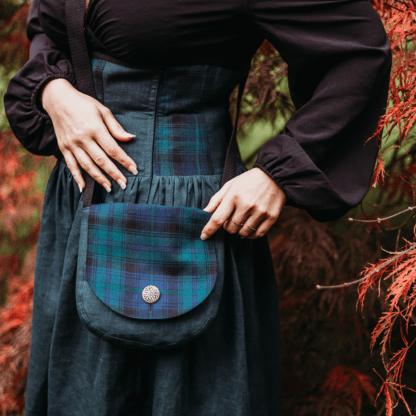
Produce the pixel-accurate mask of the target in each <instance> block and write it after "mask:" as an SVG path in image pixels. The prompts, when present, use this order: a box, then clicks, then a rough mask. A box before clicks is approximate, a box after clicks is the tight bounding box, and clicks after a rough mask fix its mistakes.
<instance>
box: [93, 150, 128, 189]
mask: <svg viewBox="0 0 416 416" xmlns="http://www.w3.org/2000/svg"><path fill="white" fill-rule="evenodd" d="M88 155H89V156H90V158H91V159H92V160H93V161H94V163H95V164H96V165H97V166H99V167H100V168H101V169H102V170H104V171H105V172H107V173H108V174H109V175H110V176H111V177H112V178H113V179H114V180H115V181H116V182H117V183H118V184H119V185H120V187H121V188H122V189H126V183H127V179H126V177H125V176H124V175H123V174H122V173H121V172H120V171H119V169H117V167H116V165H115V164H114V163H113V162H112V161H111V160H110V159H109V157H108V156H107V154H106V152H104V151H103V149H102V148H101V147H100V146H98V144H97V143H95V142H92V143H90V144H89V146H88Z"/></svg>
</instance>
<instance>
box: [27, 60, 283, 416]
mask: <svg viewBox="0 0 416 416" xmlns="http://www.w3.org/2000/svg"><path fill="white" fill-rule="evenodd" d="M91 63H92V67H93V73H94V83H95V88H96V92H97V98H98V99H99V100H100V101H101V102H102V103H103V104H104V105H106V106H107V107H108V108H110V109H111V110H112V112H113V114H114V116H115V117H116V118H117V120H118V121H119V122H120V123H121V125H122V126H123V127H124V128H125V130H126V131H128V132H129V133H132V134H136V138H135V139H133V140H131V141H130V142H123V143H121V142H118V143H119V144H120V146H121V147H122V148H123V149H124V150H125V151H126V153H128V154H129V156H130V157H132V158H133V160H135V162H136V163H137V166H138V171H139V174H138V175H137V176H134V175H132V174H131V173H130V172H129V171H127V169H125V168H124V167H122V166H121V165H119V164H118V163H116V164H117V166H118V167H119V168H120V170H121V171H122V173H123V174H124V175H125V176H126V178H127V188H126V189H125V190H122V189H121V188H120V187H119V186H118V184H117V183H116V182H115V181H114V180H112V179H111V182H112V191H111V192H110V193H109V194H107V192H106V191H105V190H104V189H103V188H102V187H101V185H96V186H95V192H94V201H95V203H100V202H106V203H108V202H129V203H145V204H160V205H170V206H174V205H176V206H189V207H196V208H202V209H203V208H204V207H205V206H206V205H207V203H208V201H209V199H210V198H211V197H212V195H214V194H215V192H217V191H218V190H219V188H220V183H221V177H222V169H223V164H224V159H225V151H226V145H227V140H228V139H229V136H227V135H228V134H229V133H230V129H229V124H230V120H229V115H228V99H229V95H230V93H231V91H232V89H233V88H234V87H235V85H236V84H237V83H238V79H239V77H240V75H241V74H238V73H236V72H235V71H231V70H228V69H225V68H220V67H215V66H212V65H193V66H185V67H172V68H165V69H163V70H162V71H159V70H158V71H156V70H155V71H149V70H146V71H141V70H138V69H134V68H128V67H125V66H123V65H119V64H116V63H113V62H108V61H106V60H103V59H92V61H91ZM109 179H110V178H109ZM81 211H82V194H81V193H80V192H79V189H78V185H77V184H76V182H75V181H74V179H73V177H72V174H71V172H70V170H69V168H68V167H67V165H66V164H65V161H64V160H63V159H60V160H58V161H57V163H56V165H55V167H54V169H53V170H52V173H51V175H50V178H49V181H48V185H47V189H46V194H45V199H44V208H43V215H42V223H41V230H40V236H39V244H38V253H37V260H36V272H35V290H34V307H33V326H32V344H31V351H30V362H29V376H28V385H27V393H26V408H25V416H107V415H108V416H133V415H134V416H139V415H140V416H214V415H215V416H269V415H270V416H271V415H273V416H279V415H281V414H282V410H281V388H282V383H281V355H280V327H279V311H278V297H277V290H276V282H275V276H274V271H273V264H272V260H271V256H270V251H269V246H268V241H267V237H262V238H259V239H256V240H250V239H241V238H240V237H239V236H238V235H231V234H229V233H226V240H225V249H226V252H225V267H226V268H225V280H224V288H223V293H222V297H221V302H220V306H219V310H218V314H217V316H216V318H215V319H214V321H213V322H212V324H211V325H210V326H209V327H208V329H207V330H205V331H204V332H203V333H202V334H201V335H200V336H199V337H198V338H196V339H195V340H194V341H192V342H190V343H188V344H186V345H185V346H181V347H178V348H174V349H171V350H166V351H148V350H137V349H129V348H122V347H120V346H115V345H112V344H110V343H107V342H106V341H103V340H100V339H98V338H97V337H96V336H95V335H93V334H92V333H91V332H89V331H88V330H87V329H86V328H85V327H84V326H83V324H82V323H81V321H80V320H79V317H78V313H77V309H76V302H75V279H76V270H77V256H78V245H79V236H80V220H81Z"/></svg>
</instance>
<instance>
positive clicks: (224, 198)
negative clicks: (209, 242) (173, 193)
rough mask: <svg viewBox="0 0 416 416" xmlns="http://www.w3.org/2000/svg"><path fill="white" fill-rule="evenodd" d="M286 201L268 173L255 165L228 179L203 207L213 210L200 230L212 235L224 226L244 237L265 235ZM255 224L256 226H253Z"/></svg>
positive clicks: (204, 235) (203, 238)
mask: <svg viewBox="0 0 416 416" xmlns="http://www.w3.org/2000/svg"><path fill="white" fill-rule="evenodd" d="M285 203H286V195H285V193H284V192H283V191H282V190H281V189H280V188H279V187H278V186H277V184H276V183H275V182H274V181H273V179H271V178H270V177H269V176H268V175H267V174H266V173H264V172H263V171H262V170H261V169H259V168H253V169H250V170H248V171H247V172H244V173H242V174H241V175H238V176H237V177H235V178H233V179H231V180H229V181H228V182H227V183H226V184H225V185H224V186H223V187H222V188H221V189H220V190H219V191H218V192H217V193H216V194H215V195H214V196H213V197H212V198H211V200H210V201H209V203H208V205H207V206H206V207H205V208H204V211H208V212H214V211H215V212H214V213H213V214H212V216H211V218H210V220H209V221H208V223H207V224H206V225H205V227H204V229H203V230H202V233H201V238H202V240H205V239H207V238H209V237H211V236H212V235H213V234H214V233H215V232H216V231H217V230H218V229H219V228H220V227H221V226H224V229H225V230H226V231H228V232H229V233H231V234H236V233H238V234H240V235H241V236H242V237H245V238H251V239H254V238H259V237H262V236H264V235H265V234H266V233H267V231H269V228H270V227H271V226H272V225H273V224H274V223H275V221H276V220H277V218H278V217H279V215H280V211H281V210H282V208H283V206H284V205H285ZM253 228H255V230H253Z"/></svg>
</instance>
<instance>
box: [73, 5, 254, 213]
mask: <svg viewBox="0 0 416 416" xmlns="http://www.w3.org/2000/svg"><path fill="white" fill-rule="evenodd" d="M65 19H66V27H67V33H68V42H69V48H70V52H71V60H72V65H73V67H74V73H75V79H76V82H77V89H78V90H79V91H81V92H82V93H84V94H87V95H89V96H91V97H93V98H97V97H96V94H95V88H94V78H93V74H92V69H91V64H90V59H89V55H88V48H87V42H86V39H85V27H84V21H85V0H66V1H65ZM247 77H248V73H247V74H245V76H244V78H243V79H242V80H241V81H240V84H239V87H238V98H237V111H236V117H235V122H234V127H233V131H232V134H231V139H230V141H229V144H228V148H227V154H226V157H225V164H224V171H223V176H222V181H221V186H223V185H224V184H225V183H226V182H227V181H229V180H230V179H232V178H234V177H235V176H236V170H237V152H238V147H237V122H238V116H239V114H240V105H241V98H242V96H243V92H244V87H245V84H246V81H247ZM84 173H85V175H84V178H85V182H86V186H85V189H84V195H83V206H84V208H85V207H89V206H91V203H92V196H93V193H94V185H95V180H94V179H93V178H92V177H91V176H90V175H89V174H87V172H84Z"/></svg>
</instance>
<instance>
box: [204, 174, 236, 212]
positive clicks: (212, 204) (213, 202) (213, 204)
mask: <svg viewBox="0 0 416 416" xmlns="http://www.w3.org/2000/svg"><path fill="white" fill-rule="evenodd" d="M232 181H233V179H231V180H229V181H228V182H226V183H225V184H224V186H223V187H222V188H221V189H220V190H219V191H218V192H216V193H215V194H214V195H213V196H212V198H211V199H210V200H209V203H208V205H207V206H206V207H205V208H204V211H207V212H213V211H215V210H216V209H217V207H218V205H219V204H220V203H221V201H222V199H223V198H224V196H225V194H226V193H227V192H228V189H229V188H230V186H231V183H232Z"/></svg>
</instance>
